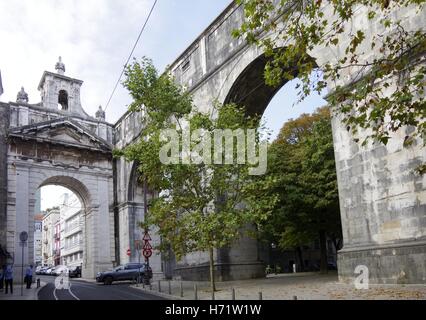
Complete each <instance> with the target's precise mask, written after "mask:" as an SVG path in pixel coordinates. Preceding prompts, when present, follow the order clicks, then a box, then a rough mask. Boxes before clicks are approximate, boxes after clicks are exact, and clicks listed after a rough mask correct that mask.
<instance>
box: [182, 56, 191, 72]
mask: <svg viewBox="0 0 426 320" xmlns="http://www.w3.org/2000/svg"><path fill="white" fill-rule="evenodd" d="M190 66H191V60H190V59H189V57H188V58H186V59H185V60H184V61H183V62H182V72H185V71H186V70H188V69H189V67H190Z"/></svg>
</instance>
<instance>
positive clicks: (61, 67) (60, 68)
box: [55, 57, 65, 74]
mask: <svg viewBox="0 0 426 320" xmlns="http://www.w3.org/2000/svg"><path fill="white" fill-rule="evenodd" d="M55 69H56V70H57V72H58V73H59V74H64V73H65V64H64V63H63V62H62V57H59V61H58V62H57V63H56V65H55Z"/></svg>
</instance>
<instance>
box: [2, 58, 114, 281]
mask: <svg viewBox="0 0 426 320" xmlns="http://www.w3.org/2000/svg"><path fill="white" fill-rule="evenodd" d="M57 66H59V69H58V68H57V71H58V73H52V72H47V71H46V72H44V74H43V76H42V79H41V81H40V84H39V90H40V92H41V97H42V102H41V103H39V104H35V105H34V104H29V103H28V96H27V95H26V94H25V92H24V90H23V89H22V91H21V92H20V93H19V94H18V99H17V102H16V103H9V104H8V105H3V104H2V105H1V111H2V122H3V123H4V122H6V124H7V127H8V128H7V132H5V131H6V130H5V131H3V132H2V133H3V134H4V133H5V135H2V141H1V144H2V153H5V154H6V155H7V157H5V158H4V160H5V162H4V163H5V166H4V167H3V170H2V172H1V174H2V186H3V187H4V188H5V189H3V190H7V193H2V201H5V202H6V205H5V206H2V215H1V223H2V225H1V231H2V233H1V244H2V246H4V247H6V248H7V251H8V252H9V254H10V255H9V257H8V258H9V259H12V260H13V262H14V265H15V266H16V267H19V266H20V265H21V264H22V263H24V264H28V263H31V262H33V261H34V252H33V251H34V250H33V245H31V244H32V243H33V238H32V237H33V233H34V232H33V231H34V214H35V212H34V211H35V203H36V192H37V190H38V189H39V188H40V187H43V186H46V185H60V186H63V187H66V188H68V189H70V190H71V191H73V192H74V193H75V194H76V195H77V197H78V198H79V199H80V202H81V204H82V208H83V212H84V219H83V234H84V239H83V248H84V252H85V253H84V264H83V276H86V277H93V276H94V275H95V274H96V272H98V271H100V270H105V268H109V267H112V265H113V263H114V261H115V260H116V259H115V251H114V215H113V170H112V153H111V152H112V148H113V128H112V125H110V124H108V123H106V122H105V121H104V120H103V119H101V118H98V119H95V118H93V117H90V116H89V115H87V114H86V113H85V112H84V110H83V109H82V107H81V103H80V87H81V85H82V83H83V82H82V81H80V80H77V79H73V78H69V77H67V76H65V75H64V72H63V68H61V65H60V64H57ZM2 165H3V163H2ZM3 190H2V191H3ZM2 204H3V203H2ZM22 231H27V232H28V233H29V246H28V247H27V248H25V255H24V261H22V258H21V254H18V253H19V252H20V250H19V249H20V247H19V233H20V232H22Z"/></svg>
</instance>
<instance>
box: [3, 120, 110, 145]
mask: <svg viewBox="0 0 426 320" xmlns="http://www.w3.org/2000/svg"><path fill="white" fill-rule="evenodd" d="M9 136H11V137H18V138H21V139H25V140H36V141H39V142H47V143H52V144H61V145H66V146H70V147H77V148H83V149H91V150H98V151H111V150H112V146H111V145H110V144H109V143H108V142H107V141H105V140H103V139H102V138H100V137H99V136H97V135H96V134H94V133H92V132H90V131H89V130H88V129H87V128H84V127H83V126H81V125H80V124H78V123H77V122H75V121H73V120H70V119H56V120H52V121H47V122H42V123H36V124H32V125H28V126H24V127H18V128H12V129H11V130H10V131H9Z"/></svg>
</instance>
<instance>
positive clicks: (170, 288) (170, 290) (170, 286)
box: [169, 280, 172, 295]
mask: <svg viewBox="0 0 426 320" xmlns="http://www.w3.org/2000/svg"><path fill="white" fill-rule="evenodd" d="M169 295H172V283H171V282H170V280H169Z"/></svg>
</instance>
